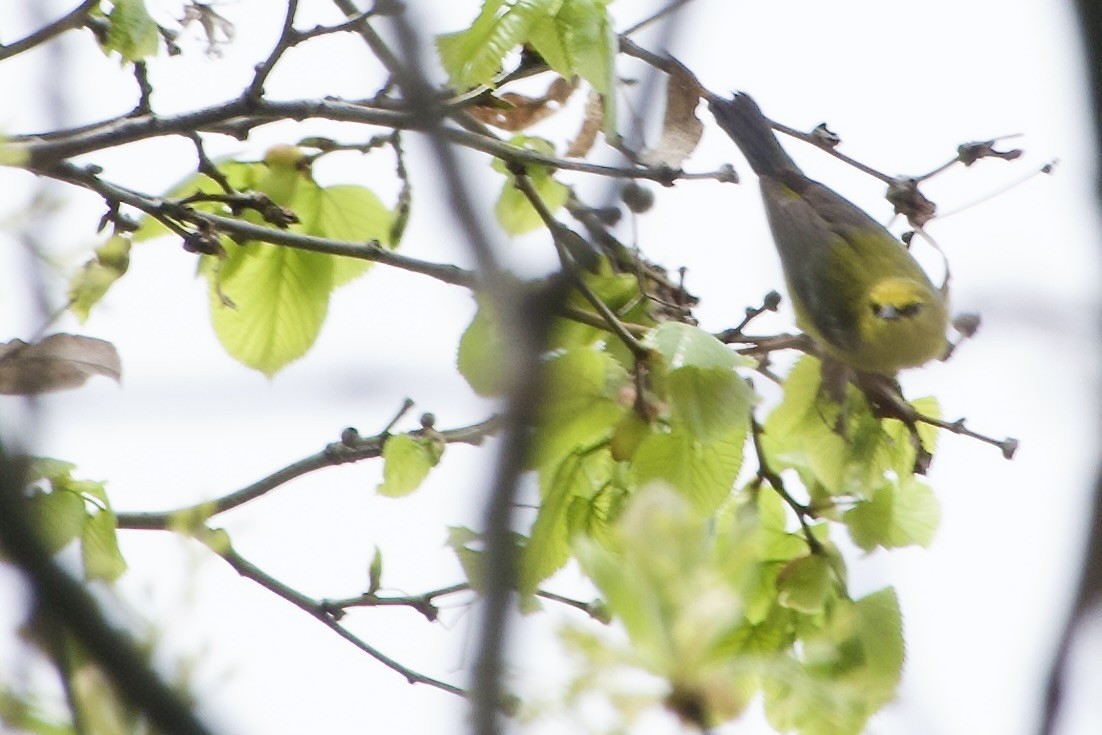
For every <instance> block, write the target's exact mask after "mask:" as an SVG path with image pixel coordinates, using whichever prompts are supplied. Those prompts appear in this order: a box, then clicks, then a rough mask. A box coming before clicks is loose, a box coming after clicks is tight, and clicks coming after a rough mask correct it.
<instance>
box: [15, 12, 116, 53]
mask: <svg viewBox="0 0 1102 735" xmlns="http://www.w3.org/2000/svg"><path fill="white" fill-rule="evenodd" d="M97 5H99V0H84V2H82V3H81V4H80V5H78V6H77V7H75V8H73V9H72V10H70V11H69V12H68V13H66V14H65V15H63V16H62V17H60V18H58V19H57V20H55V21H54V22H53V23H50V24H49V25H47V26H43V27H42V28H39V29H38V30H37V31H35V32H34V33H32V34H30V35H29V36H27V37H26V38H21V39H19V40H18V41H13V42H12V43H9V44H7V45H0V61H3V60H4V59H7V58H10V57H12V56H16V55H18V54H21V53H23V52H24V51H27V50H28V49H32V48H34V47H35V46H38V45H40V44H43V43H45V42H46V41H49V40H50V39H51V38H54V37H55V36H58V35H60V34H62V33H64V32H65V31H71V30H73V29H74V28H80V27H81V26H82V25H84V21H85V19H87V17H88V13H90V12H91V11H92V9H93V8H94V7H96V6H97Z"/></svg>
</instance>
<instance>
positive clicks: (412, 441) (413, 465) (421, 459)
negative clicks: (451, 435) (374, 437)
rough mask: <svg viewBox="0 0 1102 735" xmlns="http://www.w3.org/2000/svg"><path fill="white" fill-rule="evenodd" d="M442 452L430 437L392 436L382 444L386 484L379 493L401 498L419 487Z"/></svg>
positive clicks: (379, 489)
mask: <svg viewBox="0 0 1102 735" xmlns="http://www.w3.org/2000/svg"><path fill="white" fill-rule="evenodd" d="M441 453H442V451H441V450H440V449H439V448H438V446H437V445H436V444H435V443H434V442H433V441H432V439H431V438H429V437H416V438H415V437H412V436H410V435H409V434H399V435H397V436H392V437H390V438H389V439H387V440H386V442H385V443H384V444H383V460H384V462H385V464H384V465H383V481H382V482H381V483H380V484H379V487H378V488H377V492H378V493H379V494H380V495H385V496H387V497H390V498H398V497H401V496H403V495H408V494H409V493H411V492H413V491H414V490H416V489H417V488H418V487H420V485H421V482H422V481H423V480H424V479H425V478H426V477H428V474H429V470H431V469H432V468H433V467H435V466H436V463H437V462H439V461H440V454H441Z"/></svg>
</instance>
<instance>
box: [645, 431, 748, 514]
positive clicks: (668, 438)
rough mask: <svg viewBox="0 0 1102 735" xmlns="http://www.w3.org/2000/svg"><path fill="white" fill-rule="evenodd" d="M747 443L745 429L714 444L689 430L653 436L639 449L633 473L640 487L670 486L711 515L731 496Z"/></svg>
mask: <svg viewBox="0 0 1102 735" xmlns="http://www.w3.org/2000/svg"><path fill="white" fill-rule="evenodd" d="M745 443H746V428H745V427H740V428H736V429H734V430H733V431H731V432H729V433H728V434H727V435H726V436H723V437H720V438H717V439H713V440H711V441H701V440H699V439H697V438H696V437H694V436H693V435H691V434H689V433H688V432H687V431H685V430H674V431H671V432H670V433H668V434H651V435H650V436H648V437H646V438H645V439H643V441H642V442H641V443H640V444H639V447H638V449H636V451H635V457H634V459H633V460H632V463H631V466H632V471H633V472H634V476H635V479H636V481H637V482H638V484H639V485H645V484H646V483H648V482H652V481H656V480H660V481H663V482H665V483H668V484H669V485H671V486H673V487H674V488H675V489H676V490H677V491H678V492H680V493H681V494H683V495H684V496H685V497H686V498H688V499H689V500H691V501H692V503H693V505H694V506H695V507H696V508H697V510H698V511H700V512H702V513H706V514H711V513H713V512H715V510H716V509H717V508H719V506H720V505H721V504H722V503H723V501H724V500H726V499H727V496H728V495H730V493H731V487H732V485H734V482H735V478H736V477H737V476H738V471H739V468H740V467H741V466H742V448H743V445H744V444H745Z"/></svg>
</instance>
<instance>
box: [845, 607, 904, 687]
mask: <svg viewBox="0 0 1102 735" xmlns="http://www.w3.org/2000/svg"><path fill="white" fill-rule="evenodd" d="M855 608H856V612H857V626H856V629H857V640H858V641H859V642H860V644H861V647H862V649H863V651H864V656H863V657H862V664H863V667H862V669H861V670H860V672H859V673H858V674H857V675H856V676H855V677H854V678H855V679H857V680H858V683H859V684H860V685H862V686H867V687H868V688H869V690H870V695H871V696H872V698H873V702H874V703H875V706H876V707H879V706H880V705H882V704H885V703H886V702H888V701H889V700H890V699H891V698H892V696H893V695H894V693H895V689H896V687H897V686H899V680H900V677H901V676H902V673H903V660H904V656H905V653H904V645H903V617H902V615H901V614H900V612H899V598H898V596H897V595H896V593H895V590H894V589H892V588H891V587H886V588H884V589H882V590H880V591H879V592H874V593H872V594H871V595H868V596H866V597H863V598H862V599H860V600H858V601H857V603H856V605H855Z"/></svg>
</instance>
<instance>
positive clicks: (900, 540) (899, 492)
mask: <svg viewBox="0 0 1102 735" xmlns="http://www.w3.org/2000/svg"><path fill="white" fill-rule="evenodd" d="M842 519H843V521H844V522H845V524H846V527H847V528H848V529H849V535H850V538H852V539H853V543H855V544H857V546H859V547H860V548H862V549H864V550H865V551H872V550H873V549H874V548H876V547H877V546H882V547H884V548H886V549H891V548H897V547H901V546H912V545H918V546H928V545H929V543H930V542H931V541H932V540H933V538H934V534H935V533H936V531H937V527H938V523H939V522H940V521H941V508H940V505H939V504H938V501H937V497H936V496H935V495H934V493H933V490H931V489H930V488H929V487H928V486H927V485H926V484H925V483H923V482H922V481H920V480H918V479H916V478H914V477H913V476H911V475H908V476H907V477H905V478H904V479H903V480H901V481H899V482H893V483H889V484H885V485H883V486H881V487H880V488H878V489H877V490H876V491H875V492H874V493H873V496H872V499H871V500H864V501H860V502H858V503H857V504H856V505H854V506H853V507H852V508H851V509H850V510H848V511H846V513H845V515H844V516H843V517H842Z"/></svg>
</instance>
